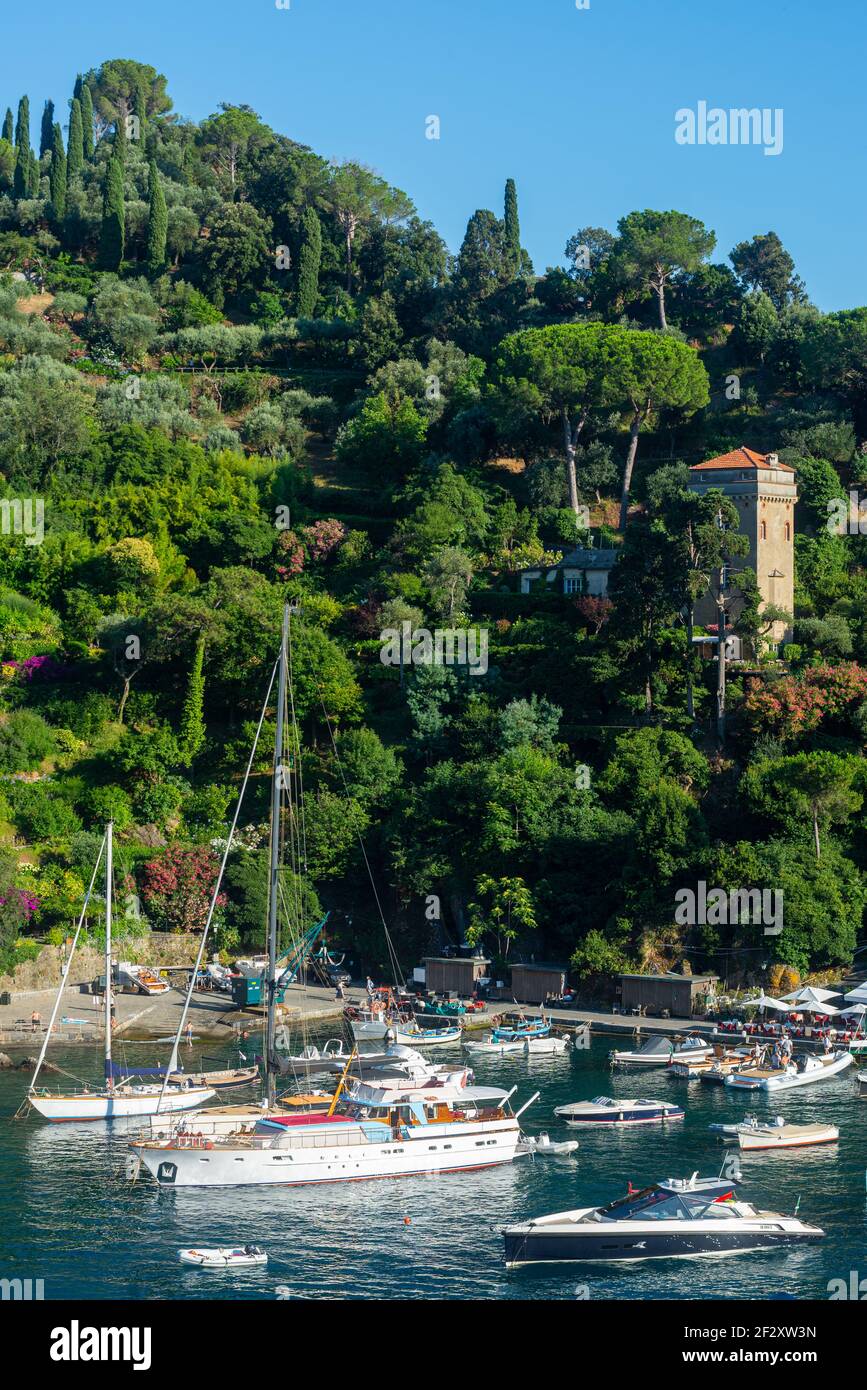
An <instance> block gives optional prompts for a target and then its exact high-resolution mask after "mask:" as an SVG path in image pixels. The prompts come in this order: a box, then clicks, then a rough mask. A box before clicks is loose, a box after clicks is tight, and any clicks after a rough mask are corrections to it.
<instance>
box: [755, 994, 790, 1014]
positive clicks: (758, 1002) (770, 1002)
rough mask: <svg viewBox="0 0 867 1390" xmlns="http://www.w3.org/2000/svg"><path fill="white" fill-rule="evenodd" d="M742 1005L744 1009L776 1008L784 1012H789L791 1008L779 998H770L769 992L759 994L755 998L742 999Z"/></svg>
mask: <svg viewBox="0 0 867 1390" xmlns="http://www.w3.org/2000/svg"><path fill="white" fill-rule="evenodd" d="M743 1005H744V1008H746V1009H777V1010H778V1011H779V1012H780V1013H784V1014H787V1013H789V1011H790V1008H791V1006H790V1005H789V1004H784V1003H783V1002H782V1001H781V1000H780V999H772V998H771V996H770V995H769V994H760V995H759V997H758V998H757V999H744V1001H743Z"/></svg>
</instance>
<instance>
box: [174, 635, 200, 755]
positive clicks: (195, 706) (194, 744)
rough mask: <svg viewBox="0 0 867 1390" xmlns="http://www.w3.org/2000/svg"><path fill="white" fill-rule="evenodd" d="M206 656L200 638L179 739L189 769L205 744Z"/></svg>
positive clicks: (191, 671) (185, 701)
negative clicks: (204, 673) (203, 663)
mask: <svg viewBox="0 0 867 1390" xmlns="http://www.w3.org/2000/svg"><path fill="white" fill-rule="evenodd" d="M204 656H205V639H204V637H200V638H199V640H198V642H197V643H196V654H195V656H194V657H193V665H192V668H191V670H190V680H189V684H188V685H187V694H186V698H185V700H184V708H183V712H182V714H181V730H180V737H179V739H178V743H179V744H180V749H181V755H182V757H183V759H184V765H185V766H186V767H189V765H190V763H191V762H192V761H193V759H194V758H195V756H196V754H197V753H198V752H199V751H200V749H201V747H202V745H203V744H204V742H205V721H204V718H203V713H202V711H203V706H204V699H205V678H204V676H203V675H202V662H203V660H204Z"/></svg>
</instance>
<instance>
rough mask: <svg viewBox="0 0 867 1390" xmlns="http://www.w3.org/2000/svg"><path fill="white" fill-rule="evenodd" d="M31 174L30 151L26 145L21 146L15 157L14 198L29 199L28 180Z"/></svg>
mask: <svg viewBox="0 0 867 1390" xmlns="http://www.w3.org/2000/svg"><path fill="white" fill-rule="evenodd" d="M29 173H30V151H29V150H28V148H27V146H26V145H19V146H18V151H17V153H16V156H15V173H14V174H13V175H12V196H13V198H16V199H18V198H26V197H27V178H28V175H29Z"/></svg>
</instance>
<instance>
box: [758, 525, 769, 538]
mask: <svg viewBox="0 0 867 1390" xmlns="http://www.w3.org/2000/svg"><path fill="white" fill-rule="evenodd" d="M767 539H768V527H767V523H766V522H764V521H762V522H760V524H759V540H762V541H766V540H767Z"/></svg>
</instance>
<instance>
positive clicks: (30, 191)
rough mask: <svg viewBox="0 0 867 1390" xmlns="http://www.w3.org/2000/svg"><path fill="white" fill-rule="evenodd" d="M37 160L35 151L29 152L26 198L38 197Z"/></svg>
mask: <svg viewBox="0 0 867 1390" xmlns="http://www.w3.org/2000/svg"><path fill="white" fill-rule="evenodd" d="M39 181H40V172H39V160H38V159H37V158H36V151H35V150H30V151H29V153H28V156H27V196H28V198H38V197H39Z"/></svg>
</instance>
